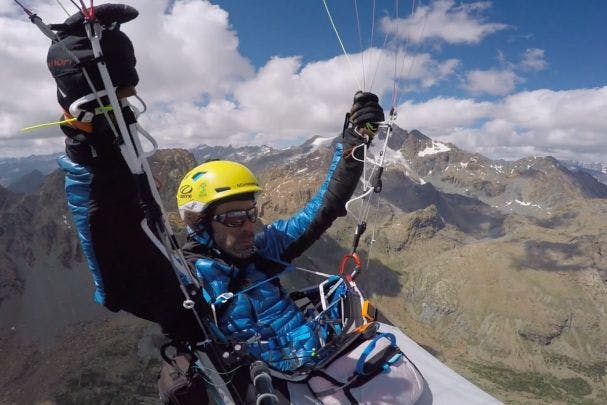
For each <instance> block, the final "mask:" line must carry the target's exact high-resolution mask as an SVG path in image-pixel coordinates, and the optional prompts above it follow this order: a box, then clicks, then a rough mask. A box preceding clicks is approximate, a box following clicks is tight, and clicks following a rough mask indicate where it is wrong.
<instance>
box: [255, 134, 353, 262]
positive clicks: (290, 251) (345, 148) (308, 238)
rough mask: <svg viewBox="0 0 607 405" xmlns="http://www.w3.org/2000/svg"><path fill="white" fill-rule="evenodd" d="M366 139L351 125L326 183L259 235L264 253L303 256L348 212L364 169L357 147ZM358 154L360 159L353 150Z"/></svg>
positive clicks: (334, 157) (335, 155) (339, 146)
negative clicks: (299, 206) (297, 208)
mask: <svg viewBox="0 0 607 405" xmlns="http://www.w3.org/2000/svg"><path fill="white" fill-rule="evenodd" d="M361 143H362V139H361V138H360V137H359V136H358V135H356V134H355V133H354V131H352V129H347V130H346V131H345V133H344V137H343V140H342V142H341V143H339V144H338V145H337V147H336V150H335V153H334V154H333V160H332V162H331V166H330V167H329V171H328V173H327V176H326V178H325V181H324V183H323V184H322V186H321V187H320V190H319V191H318V192H317V193H316V195H315V196H314V197H313V198H312V199H311V200H310V201H309V202H308V203H307V204H306V206H305V207H304V208H303V209H301V210H300V211H299V212H297V213H296V214H295V215H293V216H292V217H290V218H289V219H286V220H278V221H276V222H274V223H272V224H271V225H268V226H267V227H266V228H265V229H264V231H263V232H260V233H259V234H258V235H257V236H256V238H255V245H256V247H257V250H258V252H259V253H260V254H261V255H262V256H266V257H274V258H280V259H282V260H286V261H290V260H292V259H294V258H296V257H298V256H300V255H301V254H302V253H303V252H304V251H305V250H306V249H307V248H308V247H310V246H311V245H312V243H314V242H315V241H316V240H317V239H318V238H320V236H321V235H322V234H323V233H324V232H325V231H326V230H327V229H328V228H329V227H330V226H331V224H333V221H335V219H336V218H337V217H341V216H344V215H346V213H347V212H346V209H345V204H346V202H347V201H348V200H349V199H350V197H351V196H352V194H353V193H354V191H355V190H356V186H357V185H358V180H359V179H360V176H361V174H362V170H363V163H362V157H363V151H362V148H358V149H354V148H355V147H356V146H358V145H360V144H361ZM353 152H354V154H355V156H356V158H357V159H360V161H359V160H357V159H355V158H354V157H353V156H352V154H353Z"/></svg>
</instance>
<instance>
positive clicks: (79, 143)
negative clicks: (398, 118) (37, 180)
mask: <svg viewBox="0 0 607 405" xmlns="http://www.w3.org/2000/svg"><path fill="white" fill-rule="evenodd" d="M383 120H384V113H383V110H382V108H381V107H380V105H379V102H378V98H377V96H375V95H374V94H372V93H362V92H358V93H357V94H356V95H355V97H354V104H353V106H352V109H351V111H350V116H349V125H348V128H346V129H345V130H344V132H343V134H342V137H341V140H340V142H339V143H338V144H337V146H336V150H335V152H334V155H333V159H332V162H331V165H330V167H329V170H328V173H327V176H326V179H325V181H324V183H323V184H322V186H321V187H320V190H319V191H318V192H317V194H316V195H315V196H314V197H313V198H312V199H311V200H310V202H308V204H307V205H306V206H305V207H304V208H303V209H302V210H300V211H299V212H298V213H296V214H295V215H293V216H292V217H291V218H289V219H286V220H279V221H276V222H274V223H272V224H269V225H267V226H265V227H264V228H263V231H261V232H259V233H257V234H255V232H254V231H253V224H254V223H255V222H256V221H257V214H258V210H257V207H256V204H255V199H256V195H257V193H259V192H260V191H261V187H260V186H259V184H258V181H257V179H256V178H255V176H254V175H253V174H252V173H251V172H250V171H249V170H248V169H247V168H246V167H244V166H243V165H241V164H239V163H236V162H229V161H211V162H207V163H203V164H202V165H200V166H197V167H196V168H194V169H192V170H191V171H190V172H189V173H187V174H186V176H185V177H184V178H183V180H182V182H181V184H180V187H179V189H178V192H177V202H178V207H179V212H180V215H181V217H182V219H183V220H184V222H185V223H186V224H187V226H188V242H187V243H186V244H185V245H184V246H183V247H182V250H183V252H184V255H185V257H186V259H187V260H188V262H189V263H190V265H191V266H192V267H193V268H194V269H195V270H196V274H197V275H198V277H200V278H201V280H202V281H203V283H202V284H203V289H204V291H203V296H204V297H205V299H206V300H207V302H208V303H209V304H212V306H213V308H214V309H215V311H214V314H213V316H214V320H215V322H216V324H217V327H218V330H219V332H220V333H222V334H223V335H224V337H225V338H226V339H227V340H229V341H233V342H234V341H248V342H249V343H250V345H249V348H250V352H251V354H253V355H254V356H256V357H258V358H260V359H262V360H264V361H266V362H267V363H269V364H270V365H271V366H272V367H275V368H279V369H282V370H293V369H296V368H297V367H299V366H300V365H301V364H303V363H304V362H305V361H306V360H307V359H309V358H310V356H311V354H312V352H313V351H314V349H315V348H316V345H317V340H316V337H315V336H314V335H313V333H308V332H311V331H307V330H306V328H308V326H307V325H306V324H305V321H304V317H303V314H302V313H301V312H300V311H298V308H297V306H296V305H295V303H294V302H293V301H292V300H291V299H290V298H289V296H288V293H287V292H286V291H285V290H284V289H283V288H282V287H281V285H280V282H279V280H278V279H277V278H273V277H274V276H275V275H276V274H278V273H280V272H281V271H283V270H284V268H285V265H288V263H289V262H290V261H292V260H293V259H295V258H296V257H298V256H300V255H301V254H302V253H303V252H304V251H305V250H306V249H307V248H308V247H309V246H310V245H311V244H312V243H313V242H314V241H316V240H317V239H318V238H319V237H320V236H321V235H322V233H323V232H325V230H326V229H327V228H329V227H330V226H331V224H332V223H333V221H334V220H335V219H336V218H337V217H339V216H344V215H346V210H345V203H346V202H347V201H348V200H349V199H350V197H351V196H352V194H353V193H354V191H355V189H356V186H357V184H358V181H359V178H360V175H361V173H362V170H363V163H362V159H363V149H362V148H361V147H359V146H361V145H362V144H363V143H365V142H367V143H368V142H370V141H371V140H372V139H373V137H374V135H375V132H376V131H377V123H379V122H381V121H383ZM96 128H97V129H96V130H93V131H92V132H91V133H87V132H84V131H83V130H82V129H79V128H74V127H63V130H64V132H65V133H66V135H68V138H67V139H66V152H67V155H68V156H66V157H64V158H62V159H60V161H59V163H60V166H61V167H62V168H63V169H64V170H65V171H66V191H67V195H68V202H69V205H70V208H71V209H72V212H73V214H74V216H75V219H76V223H77V225H78V230H79V235H80V238H81V242H82V246H83V249H84V251H85V254H86V256H87V260H88V263H89V268H90V269H91V271H92V272H93V274H94V278H95V284H96V287H97V289H96V293H95V299H96V301H97V302H99V303H101V304H103V305H105V306H106V307H107V308H109V309H110V310H112V311H118V310H125V311H128V312H130V313H132V314H134V315H136V316H138V317H141V318H143V319H147V320H150V321H153V322H156V323H158V324H160V325H161V326H162V329H163V331H164V332H165V333H166V334H167V335H168V336H170V337H171V338H172V339H174V340H177V341H179V340H181V341H195V340H197V339H198V338H200V334H199V333H200V330H199V327H198V325H197V323H196V322H195V319H194V318H193V316H192V314H191V311H188V310H185V309H184V308H183V306H182V302H183V296H182V293H181V291H180V289H179V284H178V281H177V280H176V277H175V275H174V273H173V271H172V269H171V266H170V264H169V263H168V261H167V260H166V259H165V257H164V256H163V254H162V253H161V252H160V251H159V250H158V249H157V248H156V246H155V245H154V244H153V243H152V242H151V241H150V240H149V238H148V237H147V236H146V234H145V232H144V231H143V230H142V228H141V221H142V219H143V218H144V213H143V209H142V207H141V206H140V203H139V199H138V195H137V187H136V185H135V184H134V180H133V178H132V176H130V173H129V172H128V167H127V166H126V164H125V163H124V160H123V159H122V158H121V156H120V153H119V150H118V148H117V146H115V145H112V144H110V143H109V142H108V145H107V149H106V150H103V151H102V152H101V153H94V154H92V153H90V152H89V151H91V150H95V149H94V148H93V146H92V145H89V142H90V141H89V139H94V140H95V142H99V139H100V137H107V138H106V139H111V133H110V132H109V131H108V130H107V129H105V128H106V126H101V125H99V126H97V127H96ZM106 131H107V132H106ZM99 150H100V149H99V148H98V149H97V152H98V151H99ZM270 278H272V279H271V280H270V281H268V279H270ZM295 336H304V337H305V336H307V338H298V339H296V338H295Z"/></svg>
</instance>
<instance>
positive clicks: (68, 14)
mask: <svg viewBox="0 0 607 405" xmlns="http://www.w3.org/2000/svg"><path fill="white" fill-rule="evenodd" d="M55 1H56V2H57V4H59V7H61V8H62V9H63V11H65V14H67V16H68V17H69V16H70V13H69V12H68V11H67V10H66V9H65V7H64V6H63V4H62V3H61V1H60V0H55Z"/></svg>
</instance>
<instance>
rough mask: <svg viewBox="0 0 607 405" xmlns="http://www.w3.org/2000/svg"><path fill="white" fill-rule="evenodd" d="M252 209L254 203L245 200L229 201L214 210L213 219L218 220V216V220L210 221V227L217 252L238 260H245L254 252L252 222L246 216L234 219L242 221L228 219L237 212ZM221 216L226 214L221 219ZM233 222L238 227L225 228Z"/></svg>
mask: <svg viewBox="0 0 607 405" xmlns="http://www.w3.org/2000/svg"><path fill="white" fill-rule="evenodd" d="M254 207H255V201H253V200H245V201H229V202H226V203H223V204H219V205H218V206H217V207H216V208H215V212H213V217H214V218H218V216H219V218H218V219H219V220H215V219H214V220H212V221H211V227H212V228H213V239H214V240H215V243H216V244H217V247H218V248H219V250H221V251H222V252H224V253H227V254H229V255H232V256H234V257H236V258H239V259H246V258H248V257H250V256H251V255H252V254H253V252H254V250H255V249H254V244H253V239H254V237H255V231H254V224H253V222H251V220H250V219H249V218H248V217H246V216H244V217H242V216H239V217H237V218H236V219H238V218H241V219H243V218H244V220H241V221H232V222H231V221H230V219H233V218H232V217H230V214H233V213H236V214H238V212H237V211H246V210H251V209H252V208H254ZM249 212H250V211H249ZM222 214H226V215H225V216H224V217H225V218H222V217H221V215H222ZM222 222H223V223H222ZM234 222H235V223H237V224H239V225H240V226H227V224H230V223H232V224H234Z"/></svg>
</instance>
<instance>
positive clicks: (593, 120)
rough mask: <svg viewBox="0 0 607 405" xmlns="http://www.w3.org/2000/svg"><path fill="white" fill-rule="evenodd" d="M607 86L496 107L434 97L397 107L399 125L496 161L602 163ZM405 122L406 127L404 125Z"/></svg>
mask: <svg viewBox="0 0 607 405" xmlns="http://www.w3.org/2000/svg"><path fill="white" fill-rule="evenodd" d="M606 110H607V87H600V88H591V89H576V90H562V91H552V90H545V89H544V90H536V91H528V92H521V93H517V94H513V95H510V96H508V97H505V98H504V99H503V100H500V101H496V102H493V103H489V102H482V103H479V102H475V101H474V100H470V99H454V98H451V99H444V98H439V99H432V100H429V101H426V102H424V103H411V102H406V103H404V104H402V105H401V106H400V107H399V111H400V114H399V125H401V126H403V127H405V128H417V129H419V130H421V131H422V132H423V133H425V134H426V135H428V136H430V137H432V138H435V139H440V140H444V141H447V142H453V143H455V144H456V145H457V146H459V147H460V148H462V149H467V150H470V151H478V152H480V153H484V154H486V155H488V156H490V157H493V158H508V159H514V158H521V157H524V156H529V155H553V156H555V157H557V158H562V159H579V160H586V161H603V160H604V157H605V154H606V153H607V138H606V137H605V134H606V133H607V117H606V116H605V114H604V111H606ZM401 121H402V123H401Z"/></svg>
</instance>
